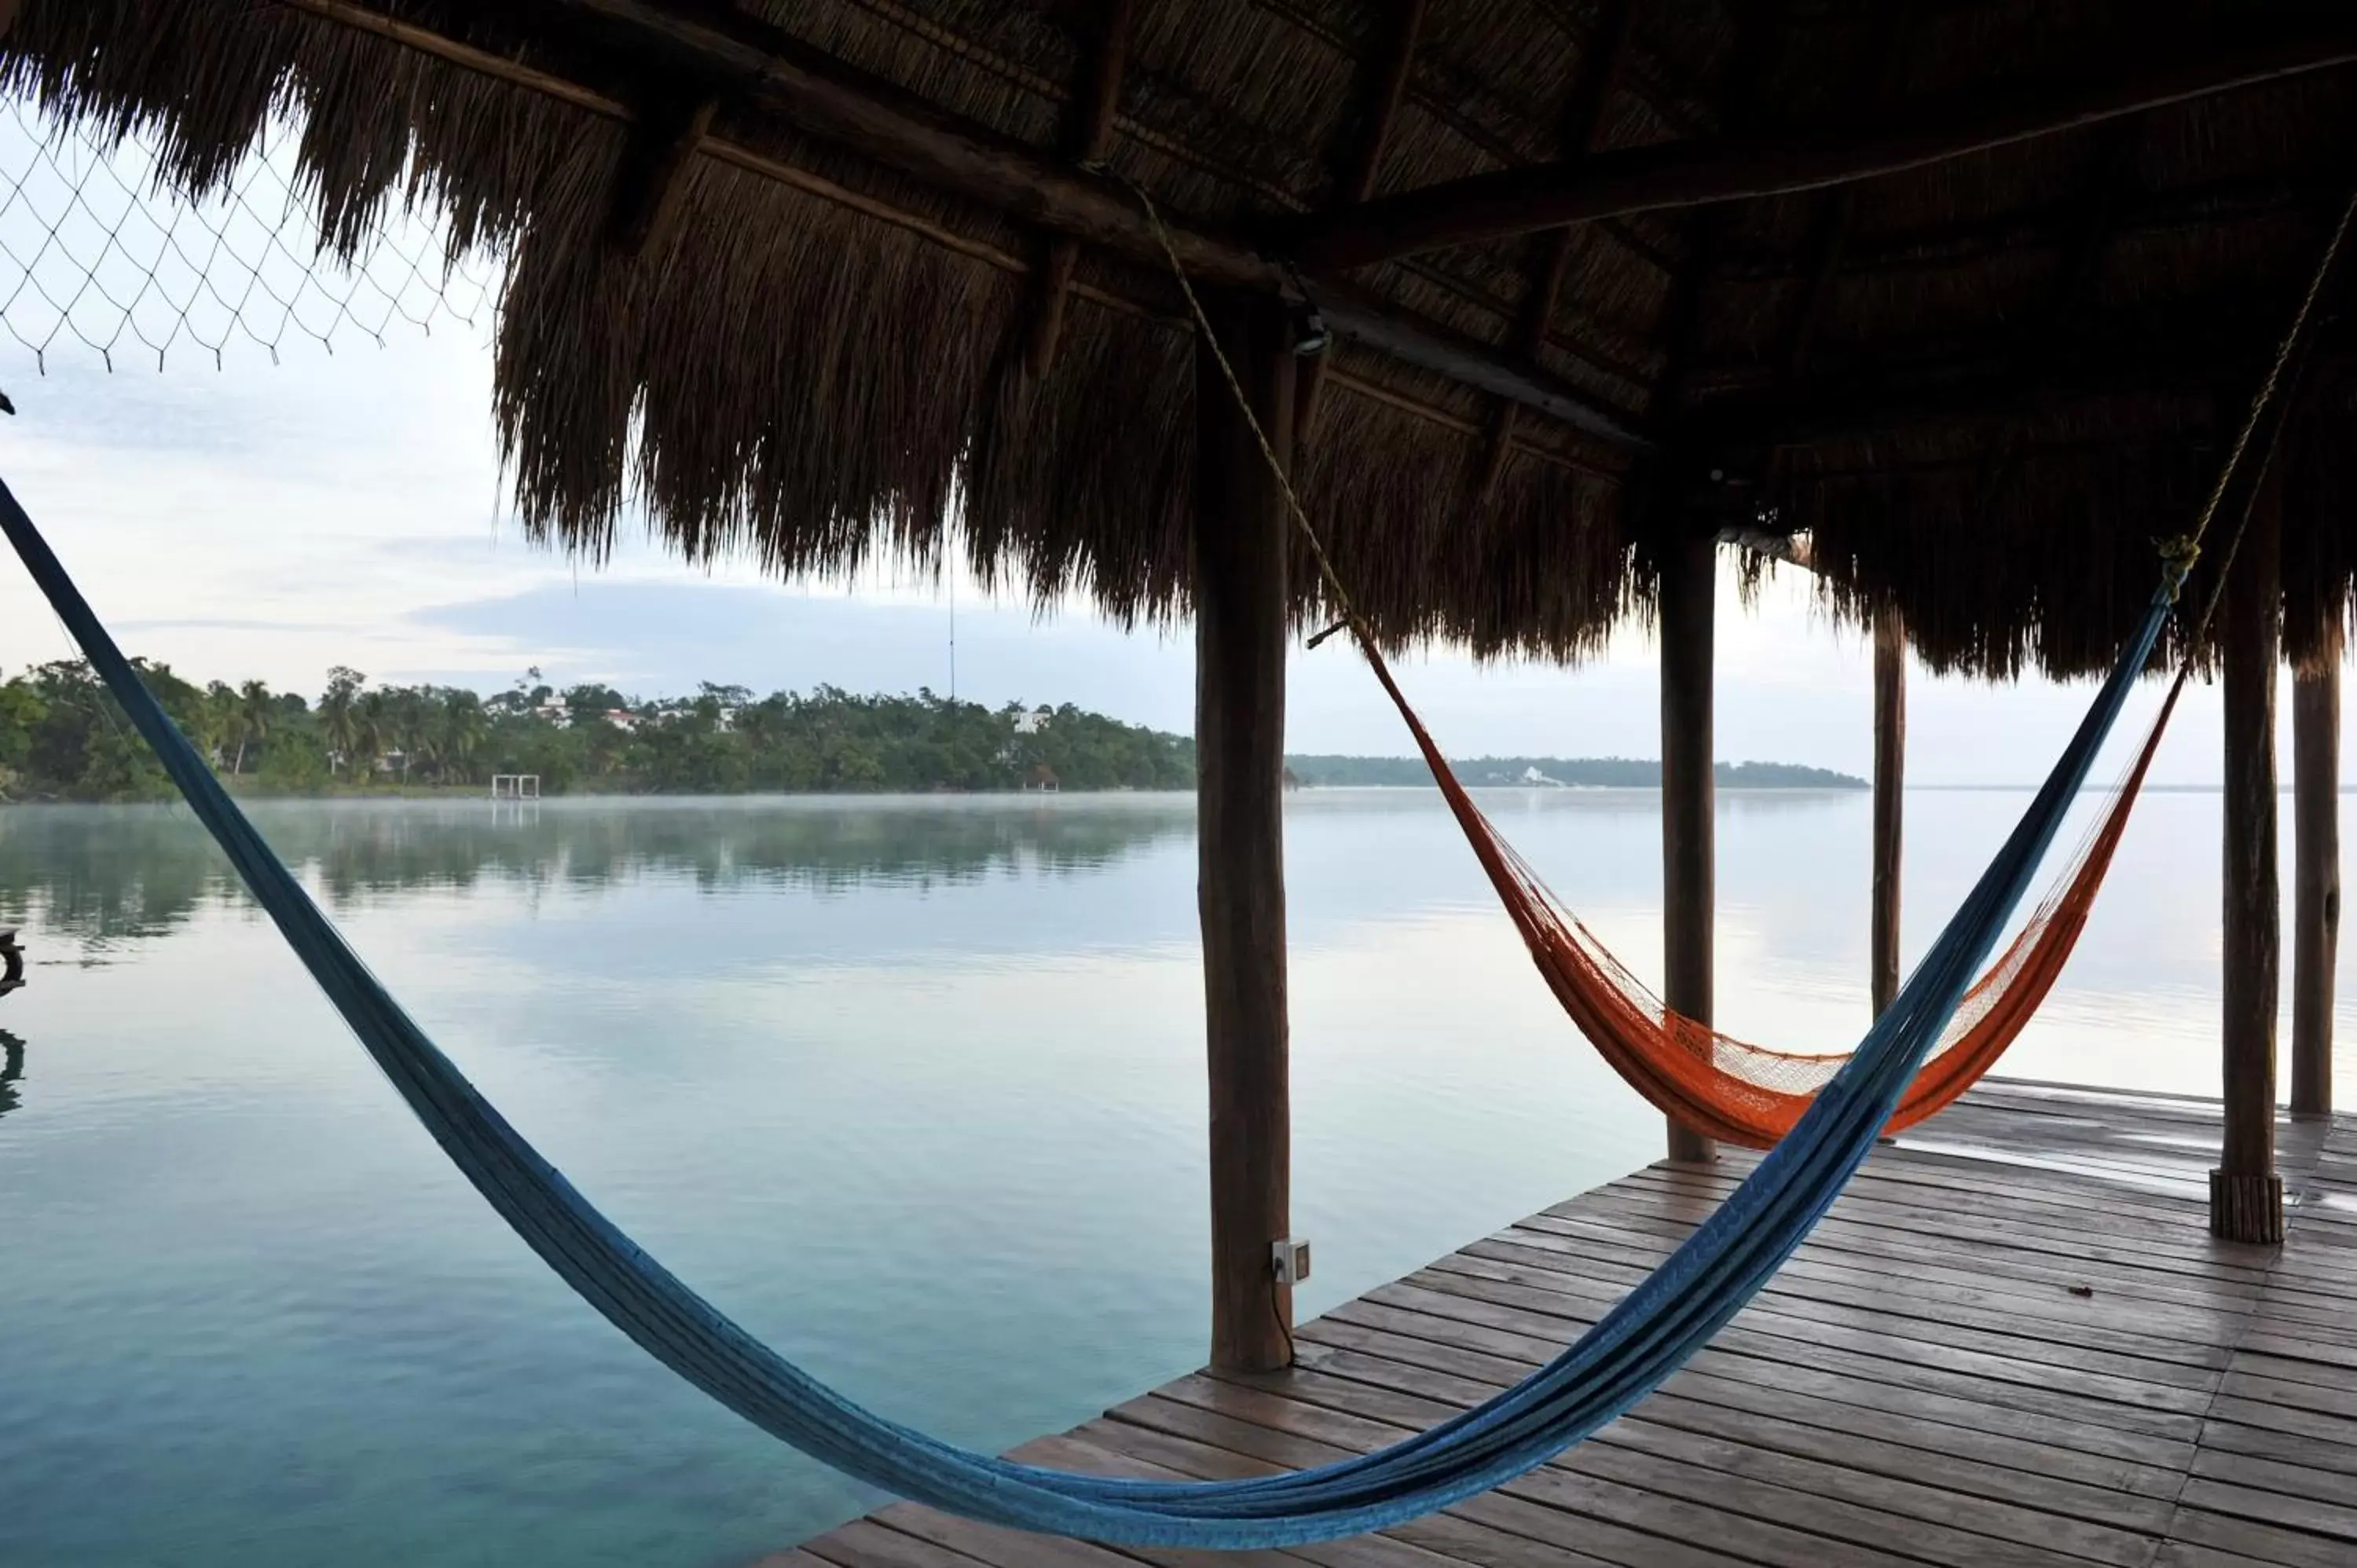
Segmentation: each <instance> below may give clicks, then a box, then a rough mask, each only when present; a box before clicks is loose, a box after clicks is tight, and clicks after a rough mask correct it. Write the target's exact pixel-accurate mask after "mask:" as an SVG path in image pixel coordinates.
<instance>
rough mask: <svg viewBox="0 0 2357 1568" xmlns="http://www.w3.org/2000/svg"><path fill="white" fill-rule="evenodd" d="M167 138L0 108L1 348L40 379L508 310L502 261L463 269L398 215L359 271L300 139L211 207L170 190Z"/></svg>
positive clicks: (228, 187)
mask: <svg viewBox="0 0 2357 1568" xmlns="http://www.w3.org/2000/svg"><path fill="white" fill-rule="evenodd" d="M157 134H160V133H158V132H157V131H156V129H155V128H153V127H150V126H134V127H132V128H130V129H128V130H125V131H124V132H123V133H122V134H120V135H117V134H113V133H111V132H109V131H108V130H106V128H105V127H103V126H102V124H100V123H99V122H97V121H95V120H91V119H85V120H82V121H79V122H76V123H74V124H62V123H60V122H59V121H57V120H54V119H51V118H49V117H48V116H45V115H43V114H42V113H40V111H39V110H38V108H37V107H35V106H33V105H32V104H30V103H27V102H24V101H22V100H16V101H13V102H10V103H9V104H8V105H7V107H6V108H5V110H0V334H5V336H0V343H5V344H13V345H14V347H15V348H16V349H19V350H22V351H24V352H26V353H27V354H29V355H30V357H31V360H32V362H33V367H34V369H36V370H37V371H42V372H44V373H46V372H47V371H48V369H49V368H50V361H51V359H52V357H53V356H55V355H58V354H59V353H63V352H79V353H84V354H87V355H90V356H91V357H93V358H95V359H96V360H99V361H100V362H101V363H102V364H103V365H104V367H105V368H106V369H108V370H110V371H113V370H126V369H130V368H133V367H135V366H149V365H152V366H153V367H154V368H156V369H158V370H160V369H162V368H163V367H164V365H165V364H166V363H167V360H172V359H175V358H178V357H187V356H193V357H195V358H196V359H197V360H199V362H202V363H206V364H209V365H210V366H212V367H213V368H216V369H218V368H221V366H222V365H224V364H225V363H226V361H227V360H228V359H229V358H230V357H231V356H232V355H234V354H236V353H238V352H239V351H241V350H243V351H248V352H254V353H258V354H264V355H267V356H268V357H269V358H270V360H272V361H273V362H275V361H276V360H277V359H278V357H279V355H280V352H281V351H282V350H283V349H287V348H290V347H296V346H301V345H306V344H317V346H318V347H319V348H321V349H326V350H327V351H328V352H333V351H334V349H335V348H336V346H337V345H338V344H339V342H348V341H350V340H352V339H355V338H358V339H361V340H365V341H367V342H371V343H374V344H377V345H379V346H382V345H383V344H384V342H385V341H386V335H387V334H388V333H389V332H391V331H393V330H395V329H396V328H402V327H403V326H404V325H406V326H407V327H412V328H418V329H420V330H423V331H431V330H432V329H433V328H435V327H436V325H438V324H442V323H445V322H448V323H453V324H457V325H463V326H468V327H472V326H474V325H475V324H477V323H478V322H479V321H480V322H485V323H488V320H489V318H490V314H491V313H492V311H493V310H494V309H495V308H496V306H497V303H498V302H497V272H496V268H495V266H494V265H493V264H491V263H490V260H489V259H487V258H475V259H474V260H473V261H472V262H469V261H468V260H466V259H460V260H456V261H454V260H453V259H452V258H451V257H450V256H449V255H448V253H447V247H446V246H445V244H444V243H443V242H442V240H441V239H440V237H439V236H437V235H436V233H435V232H434V231H433V230H432V228H430V227H429V226H428V225H427V224H425V222H423V221H420V220H416V219H414V218H412V217H409V216H406V215H404V214H403V213H402V212H400V211H399V210H398V205H397V204H393V206H392V209H391V210H389V211H388V213H387V214H386V215H385V217H384V218H383V219H382V220H381V221H378V222H375V223H373V224H372V225H371V227H370V228H369V229H368V230H367V231H365V232H364V233H363V234H362V235H361V237H360V239H359V241H358V242H357V243H356V244H354V245H353V246H352V247H351V249H350V255H349V257H347V256H345V255H344V254H341V253H339V249H333V248H329V247H328V246H327V245H326V244H325V243H324V242H323V240H322V236H321V231H320V228H319V223H318V218H317V199H316V197H315V196H314V195H313V194H311V193H309V192H307V190H306V189H305V188H304V182H303V180H302V178H301V177H300V176H299V175H298V174H297V173H296V169H297V167H298V164H297V160H296V146H295V134H294V133H293V132H292V131H291V130H286V129H284V128H281V127H276V126H273V127H271V128H270V129H269V130H267V131H266V132H265V133H264V136H263V138H262V141H261V143H260V145H258V146H257V147H256V149H255V151H254V152H253V154H252V155H251V156H248V157H247V158H246V159H245V161H244V162H243V163H242V165H240V166H239V167H238V168H237V169H236V171H235V172H234V173H233V174H231V176H230V177H228V178H227V179H225V180H223V181H222V182H221V184H220V185H219V187H218V188H209V189H208V190H206V191H204V192H201V193H191V192H187V191H183V190H180V189H178V188H175V187H174V186H173V185H172V183H171V182H170V181H169V179H168V178H167V177H166V176H165V174H164V170H165V169H166V168H167V163H166V160H165V159H164V158H163V157H162V156H160V152H161V149H160V148H159V146H158V145H157V143H156V135H157Z"/></svg>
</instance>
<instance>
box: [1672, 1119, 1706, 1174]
mask: <svg viewBox="0 0 2357 1568" xmlns="http://www.w3.org/2000/svg"><path fill="white" fill-rule="evenodd" d="M1670 1158H1671V1160H1673V1161H1674V1162H1675V1163H1676V1164H1678V1165H1708V1164H1710V1163H1711V1162H1712V1161H1714V1160H1716V1159H1717V1158H1718V1144H1717V1140H1715V1139H1711V1138H1706V1137H1704V1136H1703V1135H1702V1134H1701V1133H1697V1132H1695V1131H1694V1130H1693V1129H1692V1128H1689V1127H1682V1126H1680V1125H1678V1123H1677V1122H1671V1123H1670Z"/></svg>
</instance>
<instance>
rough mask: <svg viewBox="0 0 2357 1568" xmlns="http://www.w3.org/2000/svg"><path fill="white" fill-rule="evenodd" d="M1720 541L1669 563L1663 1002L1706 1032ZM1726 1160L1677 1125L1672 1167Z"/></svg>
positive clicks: (1688, 546) (1664, 623)
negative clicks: (1714, 659) (1713, 665)
mask: <svg viewBox="0 0 2357 1568" xmlns="http://www.w3.org/2000/svg"><path fill="white" fill-rule="evenodd" d="M1717 583H1718V541H1717V537H1716V536H1715V535H1713V534H1708V533H1703V534H1696V535H1695V536H1693V537H1691V538H1684V539H1679V540H1677V541H1674V542H1672V543H1671V544H1669V545H1668V546H1667V548H1666V550H1665V551H1664V553H1663V562H1662V610H1661V627H1662V971H1663V985H1662V1000H1663V1002H1665V1003H1667V1004H1669V1005H1670V1007H1671V1009H1672V1010H1673V1011H1674V1012H1678V1013H1682V1014H1684V1015H1685V1016H1687V1017H1689V1018H1691V1019H1693V1020H1694V1021H1695V1023H1697V1024H1708V1023H1709V1022H1710V1020H1711V944H1712V940H1713V929H1712V927H1713V921H1712V912H1713V903H1714V893H1713V886H1712V881H1713V874H1714V867H1715V854H1714V847H1713V831H1714V825H1715V824H1714V822H1713V818H1714V815H1715V812H1716V810H1717V788H1716V784H1715V781H1714V779H1713V778H1712V774H1711V657H1712V644H1713V640H1714V633H1715V630H1716V628H1715V626H1714V623H1713V618H1714V616H1715V614H1716V611H1717V605H1716V603H1715V599H1716V590H1717ZM1670 1158H1672V1159H1674V1160H1709V1159H1715V1158H1717V1150H1716V1149H1715V1148H1714V1147H1713V1146H1712V1144H1711V1141H1710V1140H1709V1139H1708V1138H1706V1137H1704V1136H1703V1135H1702V1134H1701V1133H1696V1132H1695V1131H1693V1130H1692V1129H1691V1128H1687V1127H1684V1126H1681V1125H1680V1124H1679V1123H1678V1122H1675V1121H1672V1122H1671V1123H1670Z"/></svg>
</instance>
